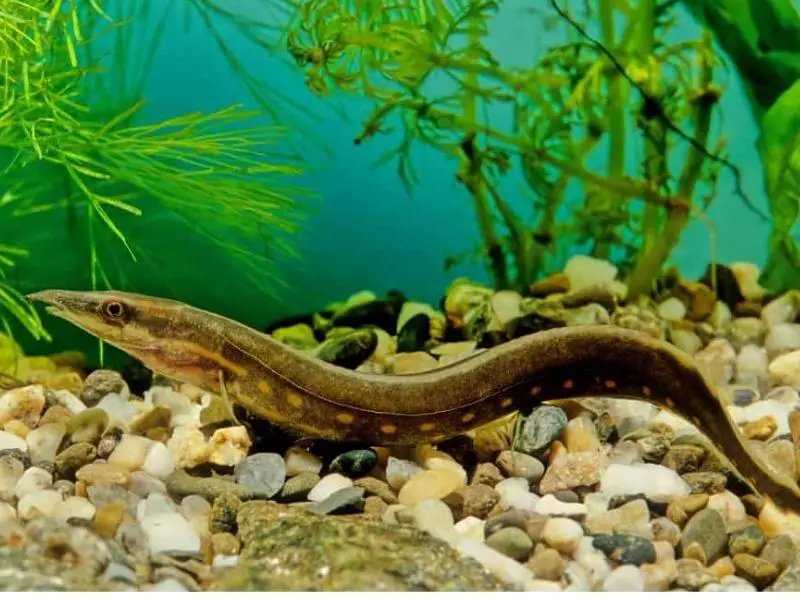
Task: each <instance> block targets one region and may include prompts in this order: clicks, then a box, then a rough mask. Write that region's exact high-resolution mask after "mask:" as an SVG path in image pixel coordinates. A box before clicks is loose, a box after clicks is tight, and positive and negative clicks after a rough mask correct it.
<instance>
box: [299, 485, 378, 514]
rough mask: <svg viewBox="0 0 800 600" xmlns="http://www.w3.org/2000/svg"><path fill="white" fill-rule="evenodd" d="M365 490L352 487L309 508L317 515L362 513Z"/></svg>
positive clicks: (335, 493)
mask: <svg viewBox="0 0 800 600" xmlns="http://www.w3.org/2000/svg"><path fill="white" fill-rule="evenodd" d="M365 491H366V490H364V488H362V487H357V486H352V487H349V488H344V489H342V490H339V491H338V492H334V493H333V494H331V495H330V496H328V497H327V498H325V500H322V501H320V502H315V503H313V504H312V505H311V506H309V507H308V510H309V512H312V513H314V514H316V515H343V514H352V513H360V512H362V511H363V510H364V492H365Z"/></svg>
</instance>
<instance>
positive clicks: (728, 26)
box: [683, 0, 800, 291]
mask: <svg viewBox="0 0 800 600" xmlns="http://www.w3.org/2000/svg"><path fill="white" fill-rule="evenodd" d="M683 2H684V4H685V5H686V6H687V7H688V8H689V10H690V11H691V12H692V14H694V15H695V16H696V17H697V18H698V19H699V20H700V21H701V22H702V23H703V24H704V25H706V26H707V27H709V28H710V29H711V30H712V31H713V32H714V36H715V39H716V40H717V41H718V42H719V44H720V46H721V47H722V48H723V50H724V51H725V52H726V53H727V54H728V55H729V56H730V58H731V60H732V61H733V63H734V65H735V66H736V69H737V71H738V73H739V75H740V77H741V79H742V82H743V85H744V88H745V90H746V91H747V94H748V97H749V99H750V105H751V107H752V110H753V115H754V116H755V118H756V120H757V122H758V123H759V125H760V127H761V137H760V140H759V150H760V152H761V159H762V162H763V164H764V177H765V186H766V189H767V194H768V197H769V202H770V209H771V212H772V217H773V218H772V233H771V235H770V239H769V257H768V260H767V264H766V266H765V268H764V272H763V275H762V278H761V283H762V285H764V286H765V287H767V288H769V289H773V290H776V291H781V290H786V289H791V288H795V289H796V288H797V287H800V249H799V248H798V240H800V231H799V230H798V226H800V137H798V134H797V132H798V131H800V83H798V81H800V10H798V7H797V5H796V3H795V4H793V3H792V1H791V0H741V1H739V2H721V1H720V0H683Z"/></svg>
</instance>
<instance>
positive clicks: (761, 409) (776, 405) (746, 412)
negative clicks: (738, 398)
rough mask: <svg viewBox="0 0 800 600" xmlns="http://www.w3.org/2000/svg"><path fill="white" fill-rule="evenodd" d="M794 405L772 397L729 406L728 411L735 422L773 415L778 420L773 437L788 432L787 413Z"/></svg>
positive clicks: (755, 419)
mask: <svg viewBox="0 0 800 600" xmlns="http://www.w3.org/2000/svg"><path fill="white" fill-rule="evenodd" d="M795 408H796V406H794V405H792V404H789V403H786V402H780V401H778V400H773V399H764V400H762V401H761V402H754V403H753V404H751V405H749V406H729V407H728V412H729V413H730V415H731V417H732V418H733V419H734V421H736V423H740V424H741V423H745V422H747V421H757V420H759V419H761V418H763V417H766V416H771V417H774V418H775V420H776V421H777V422H778V429H777V430H776V431H775V434H774V437H777V436H780V435H787V434H788V433H789V414H790V413H791V412H792V411H793V410H794V409H795Z"/></svg>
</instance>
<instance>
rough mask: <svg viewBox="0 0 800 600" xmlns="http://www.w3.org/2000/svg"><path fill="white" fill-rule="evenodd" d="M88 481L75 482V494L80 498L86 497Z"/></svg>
mask: <svg viewBox="0 0 800 600" xmlns="http://www.w3.org/2000/svg"><path fill="white" fill-rule="evenodd" d="M86 487H87V486H86V482H85V481H78V482H76V483H75V495H76V496H77V497H78V498H86Z"/></svg>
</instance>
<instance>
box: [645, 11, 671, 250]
mask: <svg viewBox="0 0 800 600" xmlns="http://www.w3.org/2000/svg"><path fill="white" fill-rule="evenodd" d="M654 10H655V0H641V4H640V5H639V16H638V21H639V23H640V30H639V53H638V54H639V56H640V57H641V60H642V61H646V62H645V64H647V67H646V70H647V79H646V81H645V83H644V85H643V87H644V89H645V90H646V91H647V93H648V94H650V95H651V96H652V97H654V98H657V97H659V89H658V75H659V72H658V70H657V67H655V66H653V65H651V64H649V63H650V58H651V56H652V54H653V45H654V42H655V13H654ZM640 127H641V129H642V130H643V131H644V135H643V136H642V137H643V138H644V143H645V148H646V153H647V157H646V159H645V165H644V169H645V177H647V179H648V180H649V181H652V182H654V183H656V185H657V186H658V188H659V189H660V188H661V186H662V185H663V184H664V183H666V180H667V178H668V176H669V174H668V172H667V168H668V167H667V156H666V153H667V149H666V128H665V127H664V123H663V122H662V121H660V120H657V121H656V120H652V119H650V120H643V122H642V123H641V125H640ZM660 216H661V210H660V209H659V207H657V206H654V205H652V204H647V205H646V206H645V207H644V215H643V219H642V238H643V241H642V247H641V250H640V251H641V252H647V251H649V250H650V248H651V247H652V245H653V243H654V241H655V239H657V238H658V231H659V229H660Z"/></svg>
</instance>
